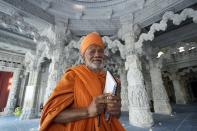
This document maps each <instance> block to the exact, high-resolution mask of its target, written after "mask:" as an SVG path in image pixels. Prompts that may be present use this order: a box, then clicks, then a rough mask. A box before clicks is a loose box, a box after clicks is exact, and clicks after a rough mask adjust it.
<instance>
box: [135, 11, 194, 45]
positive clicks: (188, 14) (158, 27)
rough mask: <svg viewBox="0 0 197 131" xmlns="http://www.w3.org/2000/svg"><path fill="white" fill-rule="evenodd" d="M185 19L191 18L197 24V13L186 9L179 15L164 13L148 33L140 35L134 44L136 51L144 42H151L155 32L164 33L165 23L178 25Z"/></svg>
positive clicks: (169, 12) (170, 12)
mask: <svg viewBox="0 0 197 131" xmlns="http://www.w3.org/2000/svg"><path fill="white" fill-rule="evenodd" d="M187 18H192V19H193V22H194V23H197V11H195V10H193V9H191V8H186V9H184V10H183V11H182V12H181V13H180V14H174V13H173V12H172V11H168V12H166V13H165V14H164V15H163V17H162V20H161V21H160V22H159V23H154V24H152V26H151V27H150V30H149V31H148V33H142V34H141V35H140V36H139V39H138V41H137V42H135V47H136V49H140V48H141V47H142V45H143V42H144V41H148V40H150V41H152V40H153V39H154V37H155V36H154V33H155V32H156V31H165V30H166V29H167V22H168V21H169V20H172V22H173V24H174V25H180V24H181V22H182V21H184V20H186V19H187Z"/></svg>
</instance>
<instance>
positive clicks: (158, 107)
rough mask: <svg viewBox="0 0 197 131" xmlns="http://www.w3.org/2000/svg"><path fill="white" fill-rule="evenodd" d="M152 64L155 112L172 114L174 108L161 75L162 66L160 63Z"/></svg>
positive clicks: (151, 74) (151, 73) (151, 62)
mask: <svg viewBox="0 0 197 131" xmlns="http://www.w3.org/2000/svg"><path fill="white" fill-rule="evenodd" d="M149 62H150V76H151V83H152V92H153V101H154V111H155V113H159V114H168V115H169V114H171V112H172V108H171V105H170V103H169V98H168V95H167V92H166V89H165V87H164V84H163V80H162V75H161V64H160V63H159V62H154V63H153V61H149Z"/></svg>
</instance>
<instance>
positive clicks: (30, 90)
mask: <svg viewBox="0 0 197 131" xmlns="http://www.w3.org/2000/svg"><path fill="white" fill-rule="evenodd" d="M39 72H40V68H33V69H31V70H30V71H29V81H28V85H27V87H26V92H25V100H24V104H23V110H22V114H21V116H20V119H31V118H36V117H38V112H36V103H35V102H36V91H37V88H36V87H37V81H38V78H39Z"/></svg>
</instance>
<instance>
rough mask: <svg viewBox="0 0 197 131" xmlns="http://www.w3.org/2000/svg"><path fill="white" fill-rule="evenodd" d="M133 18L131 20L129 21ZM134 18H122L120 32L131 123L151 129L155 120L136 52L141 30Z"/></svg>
mask: <svg viewBox="0 0 197 131" xmlns="http://www.w3.org/2000/svg"><path fill="white" fill-rule="evenodd" d="M128 18H131V19H128ZM132 22H133V16H127V17H123V18H121V23H122V28H121V30H120V32H119V35H121V38H122V39H123V40H124V41H125V50H124V51H125V52H126V62H125V68H126V70H127V82H128V99H129V121H130V123H131V124H132V125H134V126H138V127H150V126H152V125H153V123H154V122H153V118H152V114H151V112H150V107H149V100H148V95H147V92H146V90H145V85H144V78H143V75H142V69H141V62H140V60H139V56H138V54H137V52H136V51H135V44H134V43H135V39H136V36H137V34H138V33H139V30H135V28H134V25H133V24H132Z"/></svg>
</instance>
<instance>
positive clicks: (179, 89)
mask: <svg viewBox="0 0 197 131" xmlns="http://www.w3.org/2000/svg"><path fill="white" fill-rule="evenodd" d="M170 78H171V80H172V83H173V87H174V92H175V97H176V104H186V103H187V98H186V94H185V93H186V92H185V90H184V88H183V86H182V85H181V83H180V82H181V81H180V78H179V76H177V75H176V74H172V75H171V77H170Z"/></svg>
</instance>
